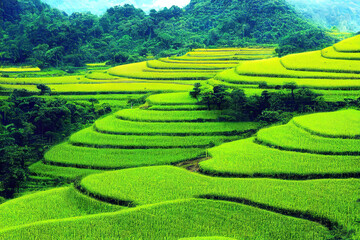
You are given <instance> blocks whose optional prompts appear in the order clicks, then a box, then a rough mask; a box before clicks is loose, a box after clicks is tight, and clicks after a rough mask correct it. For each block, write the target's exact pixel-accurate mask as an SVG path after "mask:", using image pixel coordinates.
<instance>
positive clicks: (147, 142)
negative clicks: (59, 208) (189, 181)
mask: <svg viewBox="0 0 360 240" xmlns="http://www.w3.org/2000/svg"><path fill="white" fill-rule="evenodd" d="M109 97H111V95H109ZM74 98H75V97H74ZM153 103H155V104H156V105H155V106H158V107H159V106H160V107H161V106H166V107H174V108H181V107H182V106H185V107H186V106H189V105H190V106H200V107H201V105H197V100H196V99H193V98H191V97H190V95H189V93H188V92H184V93H168V94H159V95H152V96H150V97H149V99H148V100H147V107H148V108H151V107H152V104H153ZM182 104H185V105H182ZM219 114H220V112H219V111H205V110H198V109H191V110H186V109H182V110H172V109H168V110H166V111H164V110H154V109H152V110H146V109H139V108H135V109H125V110H120V111H118V112H116V113H114V114H113V115H110V116H107V117H105V118H102V119H100V120H97V121H96V122H95V124H94V126H93V127H91V128H88V129H84V130H82V131H80V132H78V133H76V134H74V135H73V136H71V138H70V139H69V142H68V143H63V144H60V145H58V146H55V147H53V148H52V149H51V150H50V151H48V152H47V153H46V154H45V158H44V160H43V162H42V163H37V164H36V165H34V166H32V167H31V170H32V171H33V173H35V174H37V175H42V173H43V175H46V176H48V175H50V176H54V174H53V169H51V168H54V167H55V168H56V167H60V171H59V172H60V173H61V174H58V176H60V177H63V178H70V179H74V178H75V177H77V175H76V174H77V173H78V174H79V175H78V176H83V175H84V174H86V173H87V172H86V171H84V170H86V169H91V170H100V171H101V170H111V169H121V168H129V167H139V166H151V165H164V164H174V163H179V162H183V161H188V160H194V159H197V158H201V157H205V156H206V151H205V149H206V148H207V147H211V146H214V145H219V144H221V143H223V142H229V141H234V140H237V139H239V138H241V135H242V134H244V133H248V132H252V131H254V130H255V129H257V128H259V126H260V125H259V124H258V123H254V122H235V123H234V122H218V116H219ZM49 167H51V168H50V169H49ZM65 167H69V169H70V173H69V174H68V173H66V172H64V170H65V169H64V168H65ZM75 169H79V172H77V171H76V170H75ZM42 171H44V172H42ZM89 173H92V172H91V171H90V172H89ZM62 174H64V175H63V176H61V175H62Z"/></svg>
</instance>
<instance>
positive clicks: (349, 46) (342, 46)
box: [334, 35, 360, 52]
mask: <svg viewBox="0 0 360 240" xmlns="http://www.w3.org/2000/svg"><path fill="white" fill-rule="evenodd" d="M334 48H335V50H336V51H338V52H360V36H359V35H357V36H355V37H351V38H348V39H345V40H343V41H341V42H339V43H336V44H335V45H334Z"/></svg>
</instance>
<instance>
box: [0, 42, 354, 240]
mask: <svg viewBox="0 0 360 240" xmlns="http://www.w3.org/2000/svg"><path fill="white" fill-rule="evenodd" d="M339 48H341V49H342V48H344V49H351V50H353V48H352V46H348V45H346V44H345V45H344V46H341V45H340V47H339ZM257 51H259V52H257ZM344 52H345V51H344ZM227 54H229V55H231V56H237V55H238V54H240V55H241V54H242V55H249V54H253V55H258V56H265V55H267V56H268V57H270V55H271V54H272V50H271V49H257V50H255V49H251V48H249V49H242V50H239V49H228V50H226V51H225V50H221V49H212V50H208V49H196V50H194V51H193V52H191V53H189V54H188V55H186V56H184V57H183V58H185V59H191V60H184V59H181V60H177V57H172V58H171V59H168V60H166V61H169V62H165V61H163V62H162V61H161V60H158V61H159V62H161V63H159V62H152V63H150V64H160V65H161V66H160V67H163V66H165V65H163V63H170V64H174V62H176V61H179V64H180V62H181V64H184V65H178V67H179V68H176V67H174V69H176V71H174V73H172V74H173V75H171V77H169V76H170V75H168V72H167V71H168V69H166V68H164V69H163V70H164V71H163V72H161V71H162V68H154V69H155V70H153V71H151V69H150V70H148V69H149V65H146V64H145V65H144V63H141V65H142V66H143V67H144V66H145V67H146V68H148V69H143V70H145V71H141V70H139V71H141V72H140V73H139V72H135V73H134V72H133V73H130V74H132V76H125V77H126V78H125V77H118V76H115V77H114V78H113V80H111V79H112V78H106V81H115V82H111V83H102V84H93V85H97V87H98V86H99V85H103V84H114V85H113V86H115V84H120V85H121V83H120V82H121V81H124V82H123V84H133V83H134V84H141V83H140V81H142V84H148V86H151V85H154V86H156V87H157V86H158V85H156V84H169V86H170V85H174V86H175V85H176V86H178V85H179V86H188V87H189V89H190V88H192V86H191V85H190V84H189V85H186V82H192V80H190V79H188V80H187V79H184V78H182V77H184V76H187V74H190V73H191V72H192V71H197V70H196V69H192V68H189V69H186V70H187V71H184V72H181V71H179V70H181V67H184V66H187V67H190V65H191V64H194V62H196V61H197V60H196V59H197V58H199V59H200V60H201V61H202V63H201V64H199V65H198V67H199V68H200V67H203V65H204V64H205V63H204V62H206V61H207V62H208V64H209V65H212V66H215V63H210V62H213V61H214V59H213V58H217V60H216V61H217V63H216V64H218V65H217V66H220V64H223V65H224V67H226V66H225V64H224V63H220V62H224V61H223V60H221V58H222V57H228V56H227ZM224 55H226V56H224ZM258 56H257V57H258ZM254 58H255V57H254ZM254 58H253V59H254ZM194 59H195V61H194ZM199 59H198V61H199ZM219 59H220V60H219ZM184 61H186V63H184ZM261 61H262V62H264V64H265V65H266V64H267V63H268V61H269V63H274V65H275V63H276V64H277V65H276V67H274V69H275V70H277V71H279V73H276V72H275V70H274V69H273V70H274V72H273V73H272V74H273V78H274V79H279V78H281V79H287V78H291V79H301V78H298V75H297V74H298V71H297V70H284V69H283V68H281V67H282V65H281V64H280V65H279V64H278V62H277V60H275V59H269V60H261ZM261 61H257V60H255V61H253V62H243V63H242V65H240V66H239V67H238V68H236V69H233V70H231V71H233V74H234V75H238V76H240V75H239V74H238V73H237V72H238V71H243V70H244V69H242V68H241V66H243V65H247V67H248V69H249V71H250V70H251V71H253V72H254V73H255V72H256V74H258V75H259V76H250V75H249V76H248V77H258V78H265V76H262V75H263V74H264V75H266V72H265V71H263V69H262V68H259V67H258V66H257V65H256V64H257V62H261ZM190 62H192V63H190ZM194 65H196V64H194ZM229 65H231V64H229ZM265 65H264V66H265ZM270 65H271V64H270ZM319 65H321V64H319ZM125 66H127V65H125ZM125 66H123V67H124V68H127V67H129V66H127V67H125ZM139 66H140V64H139V65H137V66H132V67H134V68H135V67H137V68H138V67H139ZM157 66H159V65H157ZM166 66H171V65H167V64H166ZM349 68H350V67H349ZM139 69H140V68H139ZM344 69H345V67H344ZM198 70H199V69H198ZM111 71H113V72H111ZM111 71H109V72H110V73H112V74H117V73H118V71H123V70H122V69H121V68H114V69H112V70H111ZM157 71H159V72H157ZM201 71H203V72H201V74H205V73H206V74H209V72H210V70H209V71H208V70H207V69H201ZM211 71H213V69H211ZM216 71H218V70H216ZM227 71H230V70H227ZM124 73H126V71H124ZM197 73H199V74H200V70H199V71H198V72H197ZM225 73H226V71H225ZM146 74H149V75H148V76H149V78H148V79H144V80H140V79H134V78H136V77H143V76H146ZM157 74H159V75H157ZM212 74H213V73H212ZM306 74H307V75H308V77H311V79H313V80H314V81H318V80H319V81H321V80H324V81H325V79H331V78H334V80H331V81H345V80H343V79H347V80H348V81H357V80H356V73H354V72H342V73H334V72H330V71H327V72H319V71H314V72H309V73H306ZM337 74H339V75H337ZM105 75H108V73H105V72H102V73H101V74H100V75H99V76H98V77H99V78H98V79H97V80H96V76H95V78H94V79H92V80H91V81H99V82H102V81H103V80H101V79H100V77H106V76H105ZM155 75H157V76H162V77H164V79H163V80H161V83H160V82H159V80H155V79H156V78H155V77H154V76H155ZM335 75H336V76H335ZM173 76H177V77H179V78H178V80H173V79H171V78H172V77H173ZM194 76H195V75H194ZM197 76H200V75H196V77H197ZM203 76H205V75H203ZM218 76H219V75H218ZM244 76H245V75H244ZM180 77H181V78H180ZM196 77H195V78H196ZM336 77H339V78H336ZM165 78H168V79H165ZM335 78H336V80H335ZM126 79H132V80H131V81H130V82H129V83H126V81H127V80H126ZM307 80H309V79H307ZM116 81H119V82H116ZM216 81H217V80H211V81H209V82H213V83H215V82H216ZM326 81H328V80H326ZM135 82H136V83H135ZM164 82H167V83H164ZM175 83H176V84H175ZM184 83H185V84H184ZM238 83H239V82H236V81H235V84H237V85H239V84H238ZM249 83H251V84H252V83H253V82H249ZM228 84H230V83H228ZM251 84H250V85H249V84H247V85H246V86H247V88H246V91H245V92H246V94H247V95H253V94H260V93H261V91H262V90H261V89H253V88H249V87H250V86H251ZM66 85H67V84H64V86H66ZM77 85H84V84H77ZM12 86H14V85H12ZM29 86H33V87H35V85H29ZM70 86H72V87H74V85H71V84H69V86H68V87H69V88H71V87H70ZM174 86H172V89H171V90H170V89H166V91H171V93H162V94H155V95H151V96H150V97H148V98H147V100H146V104H144V105H143V106H141V107H140V108H134V109H126V110H120V111H117V112H116V113H114V114H112V115H109V116H106V117H104V118H102V119H99V120H97V121H96V122H95V124H94V125H93V126H92V127H90V128H86V129H84V130H82V131H79V132H77V133H75V134H73V135H72V136H71V137H70V138H69V140H68V141H67V142H65V143H62V144H59V145H57V146H55V147H53V148H52V149H50V150H49V151H48V152H47V153H46V154H45V157H44V159H43V161H41V162H38V163H36V164H34V165H32V166H31V167H30V171H31V172H32V174H35V175H37V176H49V177H56V178H64V179H67V180H69V181H72V182H73V184H72V185H70V186H67V187H63V188H57V189H53V190H48V191H44V192H38V193H34V194H30V195H27V196H23V197H20V198H18V199H14V200H10V201H7V202H5V203H3V204H0V239H11V240H12V239H32V238H34V236H36V237H37V238H38V239H103V238H108V239H154V240H157V239H171V240H172V239H173V240H178V239H182V240H184V239H185V240H188V239H199V240H202V239H214V240H219V239H220V240H226V239H227V240H233V239H238V240H240V239H284V240H288V239H309V240H310V239H311V240H312V239H359V237H360V225H359V216H360V205H359V196H360V195H359V193H360V192H359V189H360V181H359V175H360V164H359V154H360V151H359V150H360V147H359V146H360V144H359V143H360V142H359V141H360V140H359V136H360V125H359V122H360V113H359V111H356V110H343V111H338V112H332V113H317V114H311V115H305V116H300V117H296V118H294V119H293V120H292V121H290V122H289V123H288V124H286V125H281V126H274V127H269V128H264V129H262V130H260V131H259V132H258V133H257V134H256V136H252V137H250V138H248V139H243V140H241V139H242V138H244V137H246V136H250V135H251V134H252V133H255V132H256V131H257V130H258V129H259V128H260V126H261V125H260V124H259V123H255V122H219V121H218V120H217V116H218V114H219V112H218V111H205V108H206V107H205V106H203V105H200V104H199V103H198V101H197V100H196V99H194V98H191V97H190V95H189V93H188V92H187V90H185V89H183V90H180V89H176V88H175V87H174ZM120 88H121V87H119V91H120ZM124 88H125V87H124ZM124 88H123V89H122V92H126V91H124ZM146 88H150V87H146ZM154 88H155V87H154ZM127 89H129V86H127ZM153 91H155V90H153ZM162 91H164V88H162ZM317 91H328V92H329V95H330V93H331V94H332V95H331V96H334V98H337V96H338V95H337V94H342V93H341V92H344V91H338V90H317ZM89 92H90V91H84V93H88V94H87V95H83V96H82V95H79V96H74V95H60V97H62V98H66V99H69V100H76V101H82V100H83V101H84V100H85V101H86V100H88V99H89V98H96V99H98V100H99V101H100V100H103V101H106V100H107V101H124V100H126V99H128V98H130V97H134V98H137V97H139V96H141V93H142V92H141V93H140V92H139V91H136V90H131V91H130V92H129V93H131V94H123V95H120V94H112V95H111V94H110V95H102V94H100V95H89ZM339 92H340V93H339ZM354 92H355V91H354ZM91 93H93V92H91ZM139 93H140V94H139ZM105 96H106V97H105ZM45 97H47V96H45ZM227 142H228V143H227ZM214 146H215V147H214ZM171 165H172V166H171ZM180 166H183V167H180ZM185 167H189V168H186V169H185ZM189 170H190V171H189Z"/></svg>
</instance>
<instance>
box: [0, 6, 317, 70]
mask: <svg viewBox="0 0 360 240" xmlns="http://www.w3.org/2000/svg"><path fill="white" fill-rule="evenodd" d="M0 10H1V9H0ZM5 13H6V14H5ZM3 14H5V16H6V17H5V18H4V20H5V22H6V24H2V26H3V31H2V34H3V35H4V36H5V37H4V38H0V49H3V50H2V52H1V55H0V57H1V60H2V61H3V63H9V64H11V63H27V64H29V65H36V66H39V67H41V68H46V67H48V66H62V65H74V66H81V65H82V64H84V63H85V62H104V61H110V63H130V62H138V61H141V60H145V59H146V57H147V56H149V57H151V56H157V57H163V56H169V55H177V54H184V53H186V52H187V51H188V50H189V49H191V48H199V47H209V46H235V47H241V46H246V45H249V44H250V45H251V44H276V43H278V42H279V39H281V38H282V37H286V36H288V35H291V34H293V33H296V32H299V31H308V32H310V33H312V32H319V31H320V32H322V30H321V29H318V28H316V27H314V26H313V25H311V24H309V23H308V22H306V20H304V19H303V18H301V17H300V16H299V15H298V14H297V13H296V12H295V11H294V10H293V9H292V8H291V7H290V6H289V5H288V4H287V3H286V2H285V1H284V0H281V1H276V2H274V1H271V0H266V1H258V0H252V1H240V0H233V1H226V2H225V1H210V0H194V1H191V3H190V4H189V5H188V6H187V7H185V8H184V9H181V8H179V7H172V8H170V9H164V10H161V11H152V12H151V13H150V14H149V15H147V14H145V12H144V11H142V10H141V9H136V8H134V7H133V6H132V5H125V6H122V7H114V8H110V9H108V10H107V12H106V13H105V14H104V15H103V16H102V17H97V16H95V15H92V14H90V13H86V14H79V13H75V14H72V15H70V16H67V15H66V14H64V13H63V12H60V11H58V10H56V9H52V8H50V7H49V6H48V5H46V4H43V3H41V2H40V0H29V1H24V0H18V1H17V0H12V1H11V2H7V3H6V4H4V6H3ZM284 22H286V24H284ZM310 35H311V34H310Z"/></svg>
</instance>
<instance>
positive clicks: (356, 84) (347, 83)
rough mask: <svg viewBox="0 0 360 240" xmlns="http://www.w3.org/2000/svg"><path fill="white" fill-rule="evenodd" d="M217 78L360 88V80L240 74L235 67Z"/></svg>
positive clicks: (253, 82)
mask: <svg viewBox="0 0 360 240" xmlns="http://www.w3.org/2000/svg"><path fill="white" fill-rule="evenodd" d="M215 79H217V80H222V81H225V82H229V83H235V84H244V85H249V84H260V83H263V82H266V83H267V84H268V86H272V87H275V86H282V85H284V84H285V83H288V82H295V83H296V84H297V85H298V86H299V87H308V88H313V89H323V90H326V89H345V90H347V89H351V90H353V89H360V81H358V80H353V79H316V78H286V77H284V78H278V77H265V76H264V77H262V76H260V77H259V76H247V75H239V74H237V73H236V72H235V70H234V69H229V70H225V71H224V72H221V73H219V74H217V75H216V76H215Z"/></svg>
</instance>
